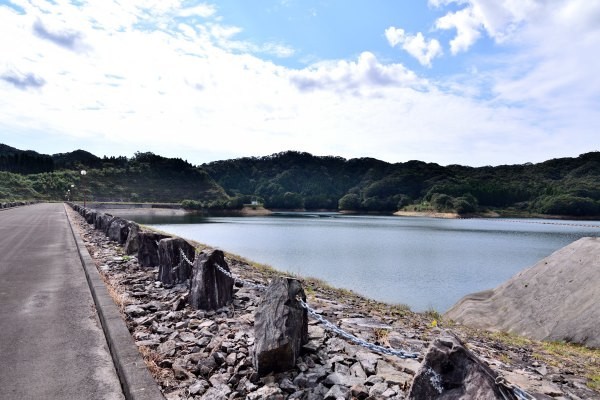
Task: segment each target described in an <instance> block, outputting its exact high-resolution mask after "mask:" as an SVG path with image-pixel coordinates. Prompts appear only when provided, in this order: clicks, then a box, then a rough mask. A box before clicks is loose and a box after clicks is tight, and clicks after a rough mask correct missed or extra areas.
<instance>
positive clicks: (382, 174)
mask: <svg viewBox="0 0 600 400" xmlns="http://www.w3.org/2000/svg"><path fill="white" fill-rule="evenodd" d="M24 155H25V156H24ZM27 155H28V156H29V157H33V159H34V161H31V160H29V159H28V158H27V157H28V156H27ZM2 157H13V159H8V158H7V160H8V164H10V161H11V160H12V162H13V164H12V165H13V167H15V166H17V167H19V168H21V170H19V168H16V169H13V170H11V169H10V168H5V167H4V166H5V165H6V163H5V164H2V163H1V162H0V171H2V170H4V171H9V172H17V173H19V174H21V175H20V176H19V177H14V176H13V177H12V178H11V179H12V180H13V181H15V180H16V181H18V180H19V179H22V178H23V179H25V180H26V181H29V182H30V188H31V190H25V189H23V187H21V190H20V191H17V192H14V191H12V190H11V189H10V188H9V187H8V186H5V189H4V190H3V189H2V186H0V198H3V197H10V196H11V195H12V196H13V197H14V196H15V195H16V194H18V193H20V195H21V196H24V195H26V194H27V193H29V194H31V195H32V196H33V197H34V198H50V199H55V198H57V197H58V198H61V197H60V196H64V189H58V188H57V185H54V184H52V179H53V178H52V176H51V175H50V176H46V175H47V174H44V173H43V172H52V173H53V174H54V175H55V176H60V175H61V174H62V175H65V174H67V175H69V174H70V175H71V176H70V178H69V179H71V180H76V181H79V180H80V178H79V177H78V175H77V173H78V170H79V169H82V168H85V169H88V170H89V173H90V174H91V175H90V177H89V181H90V185H91V187H90V189H89V190H90V191H91V193H90V195H94V196H95V197H96V198H97V199H110V200H116V201H172V202H180V201H182V200H193V201H196V203H194V205H195V207H196V208H203V207H208V206H210V207H212V208H239V207H241V206H242V205H243V204H244V203H249V202H251V201H259V202H261V203H263V204H264V205H265V206H266V207H267V208H272V209H311V210H316V209H327V210H337V209H340V210H348V211H355V212H384V213H391V212H395V211H397V210H405V211H411V212H430V211H436V212H453V213H458V214H462V215H468V214H473V213H482V212H486V211H489V210H493V211H497V212H501V213H503V214H504V215H520V216H533V215H538V214H539V215H544V214H545V215H565V216H576V217H595V216H600V152H598V151H595V152H590V153H585V154H582V155H580V156H579V157H575V158H558V159H553V160H548V161H545V162H542V163H538V164H531V163H526V164H522V165H501V166H497V167H491V166H486V167H477V168H476V167H468V166H460V165H449V166H445V167H444V166H440V165H438V164H435V163H425V162H422V161H415V160H413V161H408V162H404V163H394V164H392V163H387V162H385V161H381V160H377V159H374V158H355V159H349V160H348V159H345V158H342V157H335V156H325V157H320V156H313V155H311V154H309V153H304V152H297V151H286V152H281V153H276V154H272V155H269V156H264V157H244V158H238V159H231V160H222V161H215V162H211V163H205V164H203V165H201V166H193V165H191V164H189V163H188V162H187V161H183V160H181V159H176V158H165V157H161V156H158V155H155V154H153V153H136V155H135V156H134V157H132V158H126V157H110V158H109V157H103V158H99V157H97V156H95V155H93V154H91V153H89V152H87V151H84V150H76V151H73V152H70V153H60V154H54V155H52V156H48V155H41V154H39V153H36V152H29V151H22V150H18V149H15V148H12V147H10V146H7V145H0V160H4V158H2ZM14 157H17V158H19V159H18V160H16V159H14ZM48 159H49V160H51V162H52V166H51V168H50V169H48V170H43V171H40V169H43V168H44V167H46V168H48V164H47V163H48ZM15 160H16V161H15ZM36 162H37V164H36ZM44 162H46V164H44ZM19 163H20V164H19ZM34 167H35V168H34ZM31 171H34V172H31ZM24 177H25V178H24ZM198 180H200V181H202V182H204V183H206V184H207V186H200V187H198V189H201V188H204V189H206V192H202V191H201V192H198V191H193V190H186V189H184V187H186V186H188V187H190V184H189V183H190V182H196V183H197V182H198ZM47 181H50V183H48V182H47ZM31 182H33V183H31ZM40 182H46V183H40ZM99 182H101V184H100V183H99ZM140 182H143V184H141V183H140ZM175 182H178V186H177V187H174V183H175ZM23 185H24V186H25V187H27V185H26V184H24V183H23V184H22V185H21V186H23ZM53 185H54V186H53ZM93 185H97V186H98V187H93ZM103 185H104V186H103ZM9 186H10V185H9ZM13 186H14V185H13ZM17 186H18V185H17ZM58 186H60V185H58ZM166 187H168V188H170V189H169V190H168V191H165V190H163V189H164V188H166ZM182 187H183V188H182ZM48 188H53V189H52V190H50V189H48ZM204 189H202V190H204ZM40 191H41V192H40Z"/></svg>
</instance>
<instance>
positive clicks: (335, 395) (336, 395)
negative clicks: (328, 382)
mask: <svg viewBox="0 0 600 400" xmlns="http://www.w3.org/2000/svg"><path fill="white" fill-rule="evenodd" d="M346 399H350V389H349V388H347V387H342V386H339V385H333V386H332V387H331V389H329V391H328V392H327V393H326V394H325V400H346Z"/></svg>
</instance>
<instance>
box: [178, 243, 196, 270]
mask: <svg viewBox="0 0 600 400" xmlns="http://www.w3.org/2000/svg"><path fill="white" fill-rule="evenodd" d="M179 253H180V254H181V257H182V258H183V259H184V260H185V262H187V263H188V264H189V265H190V267H193V266H194V263H193V262H191V261H190V259H189V258H187V256H186V255H185V253H184V252H183V249H182V248H181V247H180V248H179Z"/></svg>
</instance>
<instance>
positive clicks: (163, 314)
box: [79, 220, 597, 399]
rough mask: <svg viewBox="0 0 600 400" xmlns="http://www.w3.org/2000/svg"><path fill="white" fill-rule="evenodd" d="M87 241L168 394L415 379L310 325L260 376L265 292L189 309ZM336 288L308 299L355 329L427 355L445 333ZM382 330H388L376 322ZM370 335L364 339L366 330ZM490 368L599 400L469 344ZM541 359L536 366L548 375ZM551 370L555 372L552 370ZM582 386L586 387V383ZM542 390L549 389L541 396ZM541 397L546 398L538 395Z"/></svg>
mask: <svg viewBox="0 0 600 400" xmlns="http://www.w3.org/2000/svg"><path fill="white" fill-rule="evenodd" d="M79 221H80V222H81V223H80V228H81V229H82V230H83V232H82V234H83V238H84V241H85V242H86V245H87V246H88V249H89V250H90V253H91V254H92V256H93V258H94V259H95V260H97V263H98V265H99V266H103V267H104V268H101V271H102V273H103V274H104V275H105V276H106V277H107V279H108V280H109V281H110V282H111V283H112V284H113V285H114V287H116V288H118V290H119V291H121V293H122V297H123V298H124V299H125V300H126V303H130V304H128V305H127V306H126V307H125V308H124V312H125V315H126V318H127V322H128V325H129V327H130V331H131V332H132V335H133V337H134V339H135V340H136V343H137V344H138V346H140V347H142V348H143V349H144V352H147V353H149V354H150V358H151V359H152V360H154V365H153V366H151V371H153V373H154V374H155V377H156V379H157V381H158V382H159V384H160V385H161V387H162V389H163V392H164V393H165V396H166V398H167V399H209V398H210V399H213V398H223V399H236V398H282V399H283V398H293V399H294V398H297V399H321V398H348V399H349V398H357V399H366V398H373V399H375V398H377V399H378V398H383V399H385V398H390V399H403V398H406V396H407V394H408V390H409V389H410V387H409V386H410V381H411V380H412V377H413V376H414V375H415V374H416V372H417V370H418V368H419V364H418V362H416V361H415V360H402V359H398V358H395V357H387V356H382V355H379V354H374V353H370V352H368V351H367V350H365V349H362V348H360V347H358V346H355V345H352V344H349V343H347V342H345V341H343V340H342V339H340V338H338V337H335V336H333V335H332V334H331V333H330V332H328V331H324V330H323V329H322V328H321V327H320V326H319V325H317V324H316V323H315V321H312V320H311V321H309V326H308V340H309V343H307V345H305V346H304V349H303V350H304V352H303V354H302V355H301V356H300V357H299V358H298V360H297V362H296V365H295V368H293V369H292V370H290V371H286V372H282V373H274V374H270V375H267V376H265V377H261V376H260V375H259V374H258V373H257V372H256V370H255V368H254V366H253V363H252V357H251V355H252V349H253V347H254V342H255V338H254V327H253V322H254V311H255V310H256V309H257V307H258V305H259V304H260V300H261V296H262V295H263V294H262V293H261V291H259V290H257V289H252V288H245V287H243V286H242V287H240V286H236V287H235V288H234V301H233V304H232V305H231V306H229V307H223V308H220V309H217V310H214V311H199V310H193V309H191V308H190V307H189V306H188V305H187V304H186V299H185V297H186V295H187V290H188V288H187V287H186V285H185V284H179V285H175V286H173V287H170V288H165V287H163V285H162V284H161V283H160V282H157V275H158V269H157V268H142V267H140V265H139V263H138V261H137V259H136V257H130V258H129V257H126V256H125V254H124V251H123V249H121V248H120V247H119V246H117V245H116V244H114V243H112V242H110V241H109V240H108V239H107V238H106V237H105V236H104V235H103V234H102V233H100V232H98V231H94V230H93V229H91V228H90V227H89V225H87V224H86V223H85V222H83V220H79ZM227 262H228V264H229V265H231V267H232V269H233V271H234V273H235V274H238V275H242V276H243V277H244V278H245V279H249V280H253V281H255V282H260V283H267V281H266V279H265V277H264V276H262V274H261V273H260V272H258V271H256V270H254V269H253V268H252V267H250V266H248V265H246V264H244V263H241V262H240V261H238V260H235V259H227ZM333 298H336V297H335V293H334V292H333V291H331V290H330V289H326V288H317V290H316V291H315V292H314V293H312V295H311V296H309V299H308V302H309V304H311V305H313V306H314V308H316V309H318V310H319V312H320V313H321V314H322V315H324V316H326V318H328V319H330V320H332V321H334V322H335V321H337V322H338V324H341V326H343V328H344V329H346V330H348V331H349V332H350V333H352V334H355V335H358V336H361V337H364V338H365V339H367V340H371V341H376V340H377V338H376V337H375V335H374V334H373V332H374V330H373V329H372V328H370V327H369V326H365V325H369V324H371V323H372V322H373V320H374V319H375V320H379V323H380V324H384V325H386V326H387V327H389V334H388V341H389V343H390V344H392V345H393V346H394V347H403V348H408V349H409V350H411V351H418V352H421V354H424V353H425V349H426V347H427V346H428V344H429V342H430V341H431V339H432V338H433V337H435V336H436V335H437V334H438V333H439V330H438V329H437V328H431V327H430V326H428V324H427V323H426V322H424V321H423V320H422V319H421V318H420V317H419V315H416V314H412V313H409V314H407V315H406V316H395V317H394V318H390V317H389V316H385V315H383V314H381V315H379V317H377V314H378V313H377V312H373V310H372V309H369V308H368V307H369V305H370V304H372V302H370V301H368V300H364V299H356V298H352V297H350V298H348V299H340V298H336V301H337V302H332V301H331V300H330V299H333ZM380 329H382V327H380ZM365 335H366V336H365ZM470 345H472V346H474V347H475V350H476V352H478V355H480V356H482V355H483V358H484V359H485V360H486V362H487V363H488V364H490V365H491V366H492V367H494V368H498V369H500V370H502V372H503V375H504V376H507V374H509V373H510V374H513V375H511V381H515V379H516V377H519V378H520V379H521V382H520V385H521V386H523V387H524V388H525V389H532V388H533V387H534V385H532V381H533V382H540V383H539V385H537V386H535V387H536V388H539V389H542V390H546V391H548V392H549V393H551V395H552V396H553V397H555V398H578V397H576V396H579V398H594V396H597V393H596V392H593V391H590V390H589V389H587V388H586V387H585V386H583V385H581V384H580V385H576V384H575V380H574V379H569V378H570V376H569V375H566V378H565V379H564V380H563V381H560V382H553V381H552V380H551V379H546V378H545V377H544V376H542V375H540V374H539V373H538V372H535V371H534V370H529V369H528V368H524V369H523V370H518V371H516V372H512V369H511V367H510V366H508V365H502V363H500V362H499V361H498V360H497V359H495V358H494V356H497V353H496V352H490V351H487V349H485V346H484V344H483V343H479V342H475V343H470ZM540 367H541V366H540V365H539V364H538V365H537V367H532V368H536V369H539V370H541V371H543V370H544V369H543V368H540ZM544 367H545V368H546V372H547V375H546V376H551V375H552V374H553V373H556V372H557V371H556V369H555V368H554V367H551V366H546V365H544ZM582 386H583V387H582ZM541 393H544V392H541ZM540 398H543V397H540Z"/></svg>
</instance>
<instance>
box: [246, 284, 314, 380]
mask: <svg viewBox="0 0 600 400" xmlns="http://www.w3.org/2000/svg"><path fill="white" fill-rule="evenodd" d="M297 296H299V297H300V298H301V299H302V300H303V301H306V296H305V294H304V290H303V289H302V286H301V285H300V282H298V281H297V280H296V279H291V278H275V279H274V280H273V282H272V283H271V284H270V285H269V286H268V287H267V289H266V290H265V293H264V295H263V299H262V302H261V303H260V305H259V306H258V309H257V310H256V314H255V316H254V319H255V322H254V337H255V338H256V339H255V344H254V368H255V369H256V370H257V372H258V373H259V374H261V375H265V374H268V373H269V372H280V371H287V370H289V369H292V368H294V366H295V365H296V361H297V358H298V356H299V355H300V349H301V348H302V346H303V345H304V344H305V343H306V342H307V341H308V314H307V312H306V309H304V308H303V307H302V306H301V305H300V303H299V302H298V301H297V300H296V297H297Z"/></svg>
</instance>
